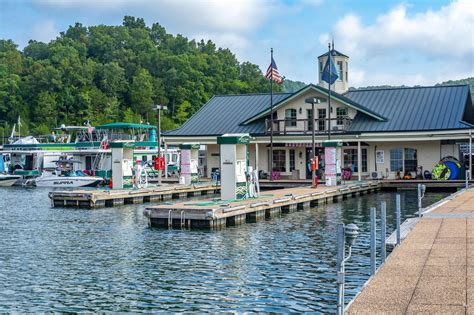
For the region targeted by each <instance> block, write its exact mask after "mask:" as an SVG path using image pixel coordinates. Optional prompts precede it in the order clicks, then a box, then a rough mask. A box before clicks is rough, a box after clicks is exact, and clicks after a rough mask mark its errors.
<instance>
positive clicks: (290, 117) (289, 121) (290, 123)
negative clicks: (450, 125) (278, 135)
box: [285, 108, 296, 127]
mask: <svg viewBox="0 0 474 315" xmlns="http://www.w3.org/2000/svg"><path fill="white" fill-rule="evenodd" d="M285 126H287V127H296V109H294V108H290V109H287V110H285Z"/></svg>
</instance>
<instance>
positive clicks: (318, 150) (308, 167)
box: [305, 148, 324, 179]
mask: <svg viewBox="0 0 474 315" xmlns="http://www.w3.org/2000/svg"><path fill="white" fill-rule="evenodd" d="M323 153H324V151H323V149H321V148H316V156H317V157H318V162H319V165H318V169H319V170H318V172H317V175H318V177H319V178H321V174H322V173H321V172H322V171H323V161H322V159H323V158H324V154H323ZM312 158H313V148H306V167H305V170H306V179H311V175H312V172H311V159H312Z"/></svg>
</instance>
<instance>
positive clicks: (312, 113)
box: [305, 97, 321, 183]
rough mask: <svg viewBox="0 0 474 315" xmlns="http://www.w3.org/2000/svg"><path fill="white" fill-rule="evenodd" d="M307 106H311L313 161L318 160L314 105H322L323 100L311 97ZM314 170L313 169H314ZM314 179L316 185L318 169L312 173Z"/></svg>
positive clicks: (307, 101)
mask: <svg viewBox="0 0 474 315" xmlns="http://www.w3.org/2000/svg"><path fill="white" fill-rule="evenodd" d="M305 102H306V103H307V104H311V138H312V143H313V161H314V160H315V159H316V143H315V140H314V137H315V135H314V134H315V126H314V125H315V123H314V122H315V119H314V118H315V109H314V104H320V103H321V100H320V99H319V98H317V97H310V98H307V99H306V100H305ZM312 168H313V167H312ZM311 174H312V178H311V181H312V182H313V183H314V179H315V178H316V168H313V170H312V172H311Z"/></svg>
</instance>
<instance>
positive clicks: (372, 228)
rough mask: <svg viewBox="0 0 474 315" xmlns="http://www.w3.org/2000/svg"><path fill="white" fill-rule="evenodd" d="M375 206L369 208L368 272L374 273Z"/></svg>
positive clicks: (375, 266) (375, 267)
mask: <svg viewBox="0 0 474 315" xmlns="http://www.w3.org/2000/svg"><path fill="white" fill-rule="evenodd" d="M375 211H376V209H375V207H372V208H370V274H371V275H375V270H376V269H377V265H376V264H377V263H376V252H375V249H376V241H377V233H376V225H375V219H376V217H375Z"/></svg>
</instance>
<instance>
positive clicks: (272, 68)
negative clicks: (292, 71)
mask: <svg viewBox="0 0 474 315" xmlns="http://www.w3.org/2000/svg"><path fill="white" fill-rule="evenodd" d="M265 78H267V79H268V80H273V82H275V83H279V84H280V83H283V79H282V78H281V76H280V73H278V68H277V65H276V63H275V60H273V57H272V62H271V63H270V65H269V66H268V69H267V74H266V75H265Z"/></svg>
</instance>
